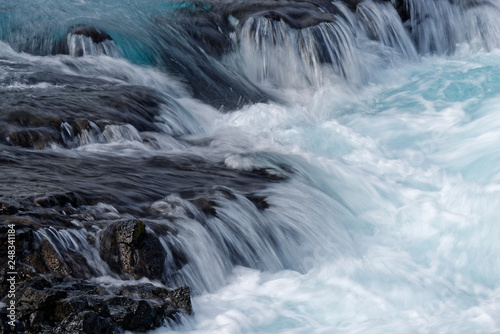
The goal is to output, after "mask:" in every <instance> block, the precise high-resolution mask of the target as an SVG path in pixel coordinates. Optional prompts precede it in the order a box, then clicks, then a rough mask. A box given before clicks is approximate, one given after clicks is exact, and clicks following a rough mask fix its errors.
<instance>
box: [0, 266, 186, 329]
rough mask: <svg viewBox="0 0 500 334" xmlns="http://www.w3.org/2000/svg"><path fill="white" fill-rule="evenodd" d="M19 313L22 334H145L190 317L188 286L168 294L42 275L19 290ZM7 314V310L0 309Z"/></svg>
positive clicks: (148, 286)
mask: <svg viewBox="0 0 500 334" xmlns="http://www.w3.org/2000/svg"><path fill="white" fill-rule="evenodd" d="M16 310H17V313H18V322H17V326H16V328H21V329H22V331H20V332H19V333H21V332H23V333H24V332H26V333H58V334H69V333H71V334H73V333H81V334H83V333H85V334H86V333H92V334H94V333H109V334H111V333H117V332H120V331H121V329H125V330H131V331H135V332H144V331H147V330H151V329H153V328H156V327H159V326H161V325H162V324H164V322H165V321H167V320H169V321H171V320H173V321H175V320H176V316H177V315H178V314H179V313H184V314H191V313H192V308H191V300H190V295H189V288H187V287H181V288H178V289H175V290H169V289H166V288H162V287H158V286H154V285H153V284H150V283H144V284H134V285H130V286H127V285H125V286H121V287H120V286H114V287H108V288H104V287H102V286H100V285H98V284H96V283H93V282H90V281H85V280H79V279H73V278H68V277H66V278H63V277H61V276H51V279H50V280H49V279H46V278H44V277H42V276H40V275H38V276H35V277H34V278H32V279H31V280H30V281H27V282H24V283H23V284H20V285H19V287H18V290H17V292H16ZM4 314H5V309H4V310H0V315H4ZM2 319H4V318H2ZM0 325H1V326H3V327H1V326H0V329H1V328H4V330H5V328H7V327H6V326H5V325H6V324H5V323H3V324H0ZM8 330H9V328H7V332H9V331H8ZM0 333H1V332H0Z"/></svg>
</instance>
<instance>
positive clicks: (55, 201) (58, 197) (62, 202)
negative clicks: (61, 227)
mask: <svg viewBox="0 0 500 334" xmlns="http://www.w3.org/2000/svg"><path fill="white" fill-rule="evenodd" d="M35 203H36V204H38V205H40V206H42V207H44V208H51V207H55V206H58V207H65V206H66V205H71V206H73V207H74V208H76V207H78V206H80V205H83V201H82V200H81V199H80V198H79V196H78V195H76V194H75V193H74V192H67V193H60V194H51V195H45V196H43V197H40V198H37V199H36V200H35Z"/></svg>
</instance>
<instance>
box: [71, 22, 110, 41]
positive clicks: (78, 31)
mask: <svg viewBox="0 0 500 334" xmlns="http://www.w3.org/2000/svg"><path fill="white" fill-rule="evenodd" d="M68 34H71V35H82V36H85V37H89V38H90V39H92V42H94V43H96V44H97V43H101V42H104V41H107V40H109V41H112V40H113V39H112V38H111V36H109V35H108V33H106V32H105V31H102V30H98V29H96V28H94V27H92V26H88V25H83V24H79V25H75V26H72V27H70V28H69V29H68Z"/></svg>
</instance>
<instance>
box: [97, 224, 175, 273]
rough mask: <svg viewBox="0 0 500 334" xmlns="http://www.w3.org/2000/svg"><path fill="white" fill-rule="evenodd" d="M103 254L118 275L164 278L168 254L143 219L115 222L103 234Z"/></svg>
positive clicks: (101, 252) (101, 251) (101, 249)
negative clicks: (148, 230)
mask: <svg viewBox="0 0 500 334" xmlns="http://www.w3.org/2000/svg"><path fill="white" fill-rule="evenodd" d="M99 251H100V254H101V257H102V258H103V259H104V260H105V261H106V262H107V263H108V265H109V267H110V268H111V269H112V270H113V271H114V272H116V273H118V274H122V275H123V274H130V275H132V277H134V278H136V279H138V278H140V277H149V278H151V279H161V277H162V276H163V271H164V264H165V258H166V253H165V250H164V249H163V246H162V245H161V243H160V241H159V240H158V238H157V237H156V236H155V235H153V234H151V233H148V232H147V231H146V226H145V224H144V223H143V222H142V221H140V220H133V221H126V222H120V223H114V224H112V225H110V226H108V227H107V228H106V229H105V230H104V232H103V234H102V237H101V248H100V250H99Z"/></svg>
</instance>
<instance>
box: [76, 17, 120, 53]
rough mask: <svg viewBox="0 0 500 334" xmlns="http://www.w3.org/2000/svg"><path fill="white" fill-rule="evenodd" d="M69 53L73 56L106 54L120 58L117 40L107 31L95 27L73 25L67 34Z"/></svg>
mask: <svg viewBox="0 0 500 334" xmlns="http://www.w3.org/2000/svg"><path fill="white" fill-rule="evenodd" d="M67 43H68V50H69V55H70V56H72V57H83V56H100V55H105V56H109V57H113V58H118V57H119V56H120V52H119V51H118V47H117V45H116V43H115V41H114V40H113V39H112V38H111V36H109V35H108V34H107V33H105V32H102V31H99V30H97V29H95V28H94V27H90V26H85V25H79V26H75V27H72V28H71V29H70V31H69V32H68V35H67Z"/></svg>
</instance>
